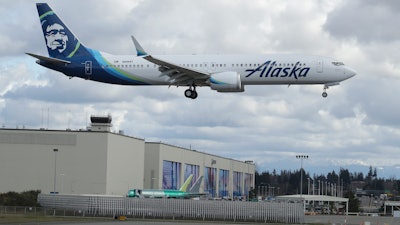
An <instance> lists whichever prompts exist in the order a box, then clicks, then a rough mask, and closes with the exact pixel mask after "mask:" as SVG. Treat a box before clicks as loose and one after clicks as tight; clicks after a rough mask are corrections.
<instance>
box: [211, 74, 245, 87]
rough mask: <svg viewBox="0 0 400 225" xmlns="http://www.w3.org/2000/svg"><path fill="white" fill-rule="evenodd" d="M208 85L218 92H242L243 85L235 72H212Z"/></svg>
mask: <svg viewBox="0 0 400 225" xmlns="http://www.w3.org/2000/svg"><path fill="white" fill-rule="evenodd" d="M210 87H211V89H212V90H216V91H218V92H243V91H244V86H243V85H242V82H241V80H240V74H238V73H237V72H229V71H228V72H221V73H214V74H212V75H211V77H210Z"/></svg>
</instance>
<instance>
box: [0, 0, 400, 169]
mask: <svg viewBox="0 0 400 225" xmlns="http://www.w3.org/2000/svg"><path fill="white" fill-rule="evenodd" d="M47 2H49V4H50V5H51V7H52V8H53V9H54V10H55V11H56V12H57V13H58V15H59V16H60V17H61V18H62V19H63V20H64V22H65V23H66V24H67V25H68V27H69V28H71V30H72V31H73V32H74V34H75V35H77V36H78V37H79V39H80V41H82V43H84V44H85V45H87V46H89V47H91V48H95V49H99V50H102V51H105V52H110V53H113V54H134V53H135V49H134V46H133V43H132V41H131V40H130V37H129V36H130V35H131V34H134V35H135V36H136V38H137V39H138V40H139V41H140V42H141V44H142V46H143V47H144V48H145V49H146V51H148V52H150V53H152V54H192V53H197V54H202V53H204V54H210V53H217V54H230V53H238V54H241V53H244V54H261V53H274V52H284V53H307V54H317V55H325V56H332V57H335V58H338V60H341V61H344V62H345V63H346V65H349V66H350V67H353V68H355V69H356V70H357V72H358V75H357V76H356V77H354V78H352V79H351V80H349V81H345V82H343V83H342V84H341V85H340V86H335V87H332V88H330V89H329V90H328V93H329V97H328V98H326V99H324V98H322V97H321V93H322V88H323V87H322V86H320V85H316V86H312V85H310V86H295V85H293V86H290V87H286V86H246V87H245V90H246V91H245V92H244V93H217V92H215V91H212V90H210V89H209V88H207V87H204V88H198V89H197V90H198V92H199V97H198V98H197V99H196V100H191V99H187V98H185V97H184V95H183V91H184V90H185V88H184V87H180V88H176V87H170V88H168V87H165V86H158V87H157V86H156V87H137V86H135V87H133V86H118V85H109V84H102V83H96V82H92V81H87V80H83V79H79V78H73V79H68V77H66V76H65V75H63V74H61V73H58V72H55V71H51V70H48V69H46V68H43V67H41V66H39V65H37V64H35V60H36V59H34V58H31V57H29V56H26V55H24V53H25V52H33V53H37V54H42V55H47V52H46V47H45V44H44V39H43V35H42V33H41V29H40V24H39V19H38V18H37V12H36V7H35V5H34V3H32V2H30V1H22V0H21V1H18V4H14V3H13V2H7V1H4V2H1V3H0V15H1V18H2V21H3V23H2V24H0V34H1V35H0V41H2V43H3V44H5V45H2V46H1V47H0V59H1V60H2V64H1V65H0V123H1V125H4V126H6V127H16V126H19V127H22V126H25V127H29V128H40V127H48V128H51V129H66V128H71V129H82V128H85V127H86V126H88V125H89V116H90V115H92V114H93V115H99V114H100V115H107V114H111V115H112V116H113V127H112V129H113V130H114V131H118V130H123V131H124V132H125V134H127V135H131V136H136V137H141V138H145V139H146V140H149V141H162V142H165V143H169V144H173V145H177V146H183V147H186V148H192V149H195V150H199V151H205V152H209V153H212V154H217V155H221V156H224V157H229V158H234V159H238V160H253V161H255V162H256V164H257V167H258V168H259V169H261V170H264V169H270V170H272V169H277V170H280V169H297V168H298V167H299V162H298V160H296V158H295V155H296V154H298V153H305V154H309V156H310V158H309V160H308V162H307V164H306V165H307V166H308V168H309V169H312V170H314V171H316V172H319V171H322V170H326V171H332V169H337V168H338V167H340V166H344V167H345V166H346V167H351V168H363V167H365V166H367V165H368V166H369V165H373V166H381V167H385V168H386V169H387V170H388V167H389V166H392V167H395V166H399V165H400V161H398V160H397V159H396V158H395V157H392V156H393V155H394V154H395V153H396V151H398V150H400V149H399V146H398V137H399V135H400V129H399V128H398V127H399V126H398V125H399V122H400V121H399V119H398V116H397V114H398V112H399V111H400V108H399V106H398V104H396V102H397V96H398V95H399V91H398V88H397V87H398V86H399V85H400V84H399V72H400V71H399V67H398V66H397V64H398V63H397V62H398V61H399V59H400V53H399V51H398V47H397V46H398V44H399V41H397V39H398V38H397V37H398V36H399V35H398V33H397V32H398V31H397V30H396V29H393V28H392V27H391V26H392V24H393V21H397V17H398V15H399V13H398V12H399V4H398V3H397V2H396V1H382V2H379V4H378V3H375V2H373V1H358V0H356V1H350V2H346V1H314V0H309V1H301V2H300V1H299V2H297V1H296V2H293V1H274V0H272V1H261V0H260V1H252V2H248V1H244V0H235V1H225V0H220V1H211V0H206V1H194V0H193V1H183V2H182V1H177V0H168V1H163V2H159V1H154V0H147V1H141V0H137V1H130V0H117V1H104V2H102V4H98V2H97V1H94V0H89V1H84V2H81V1H77V0H71V1H68V2H63V1H47ZM71 6H76V7H71ZM221 9H223V10H221ZM20 15H24V16H20ZM82 15H85V16H82ZM349 21H351V23H350V22H349ZM27 113H29V116H27Z"/></svg>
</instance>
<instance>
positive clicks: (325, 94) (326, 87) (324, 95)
mask: <svg viewBox="0 0 400 225" xmlns="http://www.w3.org/2000/svg"><path fill="white" fill-rule="evenodd" d="M328 88H329V86H327V85H325V86H324V92H322V97H324V98H326V97H328V93H326V89H328Z"/></svg>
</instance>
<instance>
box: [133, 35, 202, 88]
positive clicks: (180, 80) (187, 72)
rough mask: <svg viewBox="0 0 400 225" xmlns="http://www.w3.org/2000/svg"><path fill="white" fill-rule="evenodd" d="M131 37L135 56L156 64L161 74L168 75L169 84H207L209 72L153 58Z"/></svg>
mask: <svg viewBox="0 0 400 225" xmlns="http://www.w3.org/2000/svg"><path fill="white" fill-rule="evenodd" d="M131 37H132V41H133V43H134V45H135V48H136V52H137V56H142V57H143V58H144V59H146V60H147V61H149V62H152V63H154V64H156V65H158V66H159V70H160V72H162V74H161V76H168V77H169V82H170V83H171V85H176V86H193V85H195V86H209V82H208V80H209V78H210V74H208V73H205V72H202V71H198V70H194V69H191V68H187V67H183V66H179V65H176V64H173V63H171V62H167V61H164V60H162V59H158V58H155V57H153V56H151V55H149V54H147V52H146V51H145V50H144V49H143V47H142V46H141V45H140V44H139V42H138V41H137V40H136V38H135V37H134V36H131Z"/></svg>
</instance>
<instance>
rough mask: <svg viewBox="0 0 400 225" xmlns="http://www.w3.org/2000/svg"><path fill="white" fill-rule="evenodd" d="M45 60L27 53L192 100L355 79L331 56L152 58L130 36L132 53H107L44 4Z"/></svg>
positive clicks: (68, 70) (101, 78)
mask: <svg viewBox="0 0 400 225" xmlns="http://www.w3.org/2000/svg"><path fill="white" fill-rule="evenodd" d="M36 6H37V10H38V14H39V18H40V22H41V26H42V31H43V35H44V38H45V42H46V46H47V50H48V53H49V57H47V56H42V55H37V54H33V53H26V54H28V55H30V56H32V57H35V58H37V61H36V63H37V64H39V65H41V66H44V67H46V68H49V69H52V70H55V71H58V72H61V73H64V74H65V75H66V76H68V77H69V78H73V77H79V78H83V79H86V80H92V81H97V82H103V83H110V84H118V85H166V86H177V87H180V86H187V87H188V89H186V90H185V91H184V95H185V96H186V97H187V98H191V99H196V98H197V96H198V94H197V91H196V88H197V87H204V86H208V87H210V88H211V89H212V90H215V91H217V92H244V87H245V86H246V85H289V86H290V85H308V84H320V85H323V93H322V96H323V97H327V96H328V94H327V92H326V90H327V89H328V88H329V87H330V86H334V85H339V83H340V82H341V81H344V80H346V79H349V78H351V77H353V76H355V75H356V72H355V71H354V70H353V69H351V68H350V67H348V66H345V65H344V63H343V62H340V61H337V60H335V59H333V58H330V57H322V56H314V55H301V54H297V55H296V54H266V55H261V54H257V55H222V54H221V55H219V54H217V55H151V54H148V53H147V52H146V51H145V50H144V49H143V47H142V46H141V45H140V44H139V42H138V41H137V40H136V38H134V37H133V36H132V41H133V43H134V46H135V49H136V55H112V54H109V53H105V52H101V51H98V50H95V49H91V48H87V47H86V46H85V45H83V44H82V42H80V41H79V39H78V38H77V37H76V36H75V35H74V34H73V33H72V32H71V30H70V29H69V28H68V27H67V26H66V25H65V24H64V23H63V22H62V20H61V19H60V18H59V17H58V16H57V14H56V13H55V12H54V11H53V10H52V9H51V8H50V7H49V6H48V4H46V3H37V4H36Z"/></svg>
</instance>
